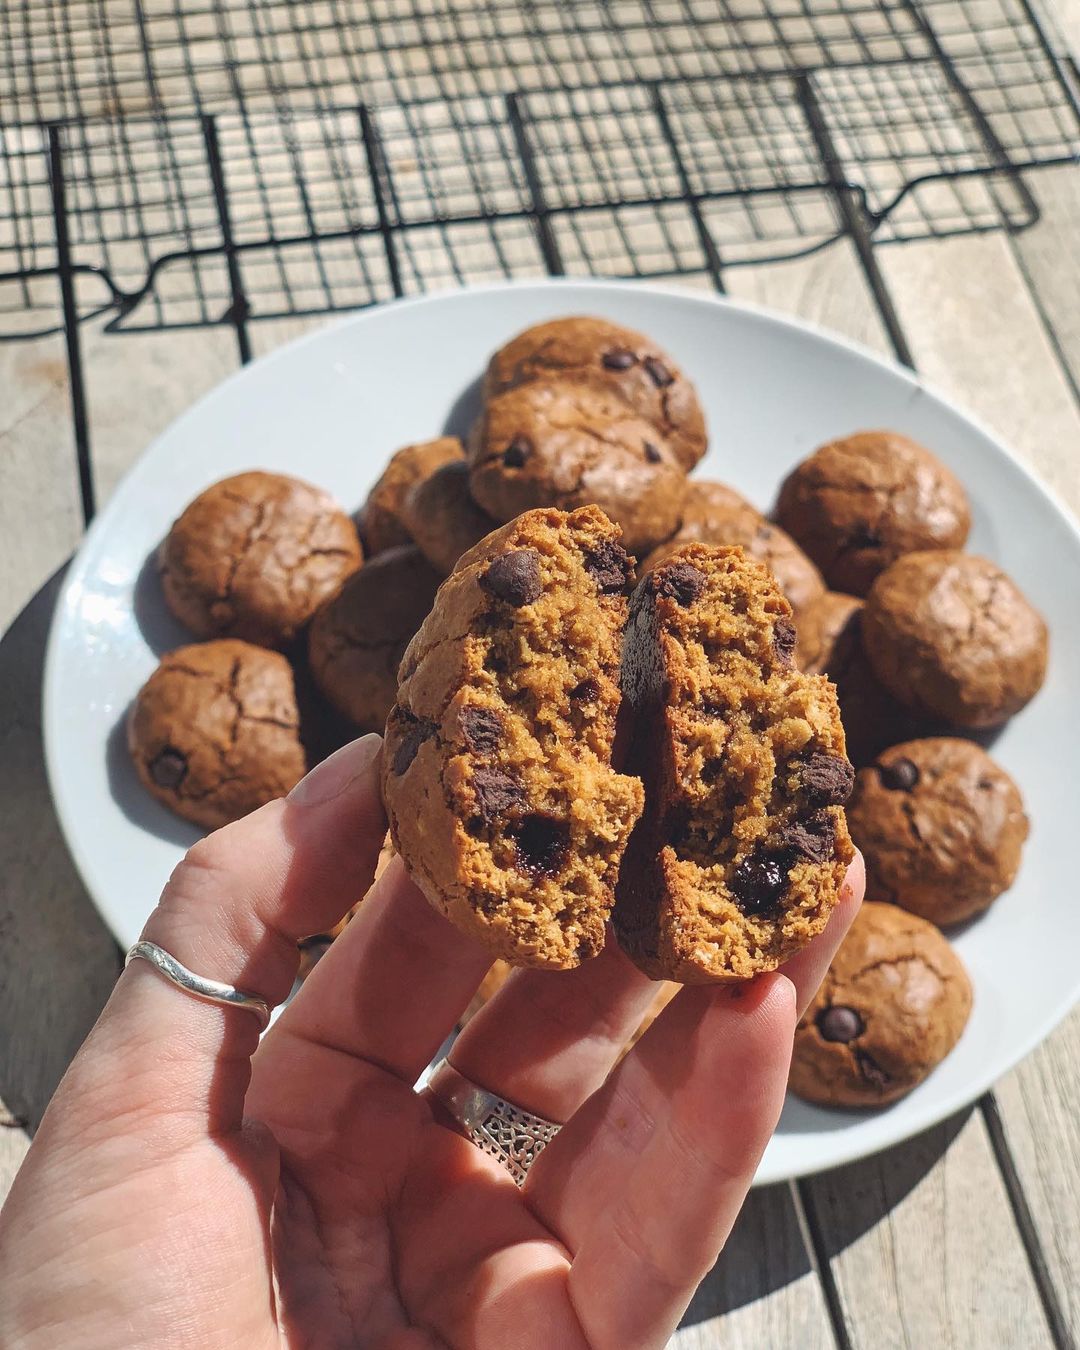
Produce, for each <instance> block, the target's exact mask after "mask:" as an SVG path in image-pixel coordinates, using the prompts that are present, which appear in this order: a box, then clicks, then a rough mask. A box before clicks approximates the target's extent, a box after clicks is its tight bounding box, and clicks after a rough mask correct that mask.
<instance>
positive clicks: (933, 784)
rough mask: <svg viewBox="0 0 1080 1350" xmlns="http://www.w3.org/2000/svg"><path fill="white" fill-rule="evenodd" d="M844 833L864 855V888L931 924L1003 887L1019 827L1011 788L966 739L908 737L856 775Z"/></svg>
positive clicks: (947, 920)
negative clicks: (913, 738) (849, 835)
mask: <svg viewBox="0 0 1080 1350" xmlns="http://www.w3.org/2000/svg"><path fill="white" fill-rule="evenodd" d="M847 816H848V827H849V828H850V830H851V837H852V839H853V840H854V841H855V843H856V845H857V846H858V847H859V848H861V849H862V852H863V857H864V858H865V859H866V891H867V894H868V895H870V896H872V897H873V898H874V899H875V900H891V901H892V902H893V903H894V904H898V905H902V906H903V907H904V909H907V910H910V911H911V912H912V913H913V914H919V915H921V916H922V917H923V918H924V919H929V920H930V921H931V922H932V923H936V924H937V925H938V927H939V928H944V927H946V926H947V925H949V924H954V923H962V922H963V921H964V920H965V919H970V918H971V917H972V916H973V915H975V914H979V913H981V911H982V910H984V909H986V907H987V906H988V905H989V904H990V903H991V902H992V901H993V900H995V899H996V898H997V896H999V895H1000V894H1001V892H1002V891H1005V890H1008V888H1009V887H1010V886H1011V885H1012V883H1013V878H1014V877H1015V876H1016V872H1017V869H1018V867H1019V866H1020V852H1021V849H1022V848H1023V844H1024V840H1025V839H1026V838H1027V833H1028V821H1027V816H1026V815H1025V814H1024V803H1023V799H1022V798H1021V796H1020V790H1019V788H1017V786H1016V784H1015V783H1014V782H1013V780H1012V779H1011V778H1010V777H1009V775H1008V774H1007V773H1006V772H1005V770H1004V769H1002V768H1001V767H1000V766H999V765H997V764H995V763H994V761H993V760H992V759H991V758H990V756H989V755H988V754H987V753H986V751H985V750H983V749H982V748H981V747H980V746H978V745H976V744H975V743H974V742H973V741H963V740H957V739H956V738H954V737H948V736H940V737H932V738H929V739H927V740H920V741H907V742H906V743H904V744H903V745H895V746H892V747H891V748H890V749H888V750H885V751H883V753H882V754H881V755H879V756H878V758H877V760H876V761H875V762H874V763H873V764H871V765H868V766H867V767H866V768H865V769H860V771H859V773H858V775H857V777H856V779H855V791H854V792H853V794H852V797H851V801H850V802H849V803H848V808H847Z"/></svg>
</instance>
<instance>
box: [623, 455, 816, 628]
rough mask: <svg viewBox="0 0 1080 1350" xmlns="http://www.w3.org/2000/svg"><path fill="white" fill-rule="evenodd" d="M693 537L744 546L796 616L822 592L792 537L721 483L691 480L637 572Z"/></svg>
mask: <svg viewBox="0 0 1080 1350" xmlns="http://www.w3.org/2000/svg"><path fill="white" fill-rule="evenodd" d="M693 542H698V543H702V544H722V545H726V546H729V547H731V546H735V545H737V546H738V547H739V548H742V549H745V550H746V552H747V553H748V554H749V555H750V556H751V557H752V558H757V559H758V560H759V562H763V563H764V564H765V566H766V567H767V568H768V569H769V571H770V572H771V573H772V574H773V576H774V577H775V578H776V580H777V582H778V583H779V586H780V589H781V591H782V592H783V593H784V595H785V596H786V597H787V600H788V603H789V604H790V605H791V607H792V609H793V610H794V611H795V613H796V616H801V615H802V613H803V611H804V610H805V609H807V608H808V607H809V606H811V605H813V604H814V603H815V602H816V601H818V600H819V599H820V598H821V597H822V596H823V595H824V594H825V583H824V581H823V580H822V577H821V573H820V572H819V571H818V569H817V568H816V567H815V566H814V564H813V563H812V562H811V561H810V559H809V558H808V557H807V556H806V554H805V553H804V552H803V551H802V549H801V548H800V547H799V546H798V544H797V543H796V542H795V540H794V539H792V538H791V536H790V535H789V534H787V533H786V532H785V531H784V530H782V529H781V528H780V526H779V525H774V524H773V523H772V522H771V521H769V520H766V518H765V517H764V516H763V515H762V514H761V512H760V511H758V510H757V508H756V507H754V506H751V504H750V503H749V502H748V501H747V500H746V499H745V498H743V497H741V496H740V495H739V494H738V493H737V492H736V491H735V489H734V488H729V487H728V486H727V485H726V484H725V483H710V482H706V481H704V480H702V481H695V480H691V481H690V484H689V486H688V487H687V490H686V500H685V502H684V503H683V516H682V524H681V525H680V526H679V528H678V529H677V530H676V531H675V534H674V535H673V536H672V537H671V538H670V539H669V540H668V541H667V542H666V543H664V544H661V545H660V547H659V548H656V549H654V550H653V551H652V552H651V553H650V554H649V556H648V557H647V558H646V559H645V561H644V563H643V564H642V567H641V571H642V572H643V573H644V572H648V571H651V570H652V568H654V567H655V566H656V565H657V564H658V563H659V562H661V561H663V559H664V558H666V557H668V555H669V554H670V553H672V552H673V551H674V550H675V549H676V548H678V547H679V546H680V545H681V544H689V543H693Z"/></svg>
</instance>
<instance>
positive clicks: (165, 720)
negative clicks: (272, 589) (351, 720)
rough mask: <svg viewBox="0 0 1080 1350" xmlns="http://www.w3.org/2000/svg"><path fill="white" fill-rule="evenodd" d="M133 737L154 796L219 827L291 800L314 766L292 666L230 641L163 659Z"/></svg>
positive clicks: (143, 695)
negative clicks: (307, 754) (278, 800)
mask: <svg viewBox="0 0 1080 1350" xmlns="http://www.w3.org/2000/svg"><path fill="white" fill-rule="evenodd" d="M127 732H128V749H129V750H130V752H131V758H132V760H133V761H134V764H135V771H136V773H138V775H139V778H140V780H141V782H142V784H143V786H144V787H145V788H146V789H147V791H148V792H149V793H150V794H151V796H153V797H156V798H157V800H158V801H159V802H161V803H162V804H163V805H164V806H167V807H168V808H169V809H170V810H171V811H175V812H176V814H177V815H178V816H183V818H184V819H185V820H190V821H193V822H194V823H195V824H196V825H205V826H207V827H208V828H210V829H216V828H217V827H218V826H219V825H227V824H228V823H229V821H231V820H239V818H240V817H241V816H246V815H247V814H248V812H249V811H254V810H255V808H256V807H257V806H262V805H263V804H264V803H265V802H269V801H273V800H274V798H275V797H282V796H284V795H285V793H287V792H288V791H289V790H290V788H292V787H294V786H295V785H296V783H298V782H299V781H300V779H301V778H302V777H303V775H304V771H305V768H306V765H305V762H304V750H303V746H302V745H301V742H300V717H299V714H298V712H297V708H296V694H295V690H294V687H293V675H292V669H291V667H290V666H289V663H288V661H286V659H285V657H284V656H282V655H280V653H278V652H272V651H268V650H266V648H264V647H255V646H252V645H251V644H250V643H247V642H236V641H234V640H232V639H229V638H223V639H220V640H219V641H217V642H204V643H196V644H194V645H193V646H190V647H180V648H178V649H177V650H176V651H174V652H170V653H169V654H168V655H167V656H163V657H162V659H161V663H160V664H159V666H158V668H157V670H155V671H154V673H153V675H151V676H150V678H149V680H147V682H146V683H145V684H144V685H143V687H142V689H141V690H140V691H139V693H138V695H137V696H136V698H135V702H134V703H133V704H132V707H131V711H130V713H129V715H128V728H127Z"/></svg>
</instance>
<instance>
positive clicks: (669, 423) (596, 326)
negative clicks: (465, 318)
mask: <svg viewBox="0 0 1080 1350" xmlns="http://www.w3.org/2000/svg"><path fill="white" fill-rule="evenodd" d="M563 376H570V377H572V378H574V379H584V380H591V381H593V382H595V383H597V384H600V385H601V386H603V387H605V388H607V389H608V390H610V391H612V392H614V393H616V394H618V395H619V397H620V398H621V399H622V400H623V401H624V402H625V403H626V404H627V405H628V406H629V407H630V408H632V409H633V410H634V411H635V412H636V413H637V414H638V415H639V416H640V417H642V418H644V419H645V420H646V421H647V422H649V423H651V425H652V426H653V427H655V428H656V430H657V431H658V432H659V434H660V436H661V437H662V438H663V439H664V440H665V441H667V443H668V444H669V445H670V447H671V450H672V452H673V454H674V455H675V458H676V459H677V461H678V462H679V463H680V464H681V465H682V467H683V468H684V469H687V470H689V469H692V468H693V467H694V465H695V464H696V463H697V462H698V460H699V459H700V458H701V457H702V455H703V454H704V453H705V446H706V437H705V418H704V415H703V414H702V411H701V405H700V404H699V403H698V399H697V394H696V393H695V392H694V386H693V385H692V384H691V383H690V381H689V380H688V379H687V378H686V376H685V375H684V374H683V373H682V371H681V370H680V369H679V367H678V366H677V365H676V364H675V362H674V361H672V359H671V357H670V356H668V355H667V353H666V352H663V351H661V349H660V348H659V347H657V345H656V343H654V342H653V341H652V340H651V339H649V338H647V337H645V336H644V335H643V334H642V333H635V332H634V331H633V330H632V329H630V328H621V327H620V326H619V325H618V324H614V323H609V322H608V320H607V319H593V318H587V317H584V316H578V317H575V318H567V319H553V320H551V321H550V322H549V323H541V324H537V325H536V326H535V327H534V328H527V329H526V330H525V332H524V333H520V334H518V336H517V337H516V338H514V339H513V341H511V342H508V343H507V344H506V346H505V347H503V348H502V349H501V350H499V351H497V352H496V353H495V355H494V356H493V357H492V358H491V362H490V364H489V365H488V369H487V374H486V376H485V378H484V397H485V398H487V399H492V398H497V397H498V396H499V395H500V394H503V393H505V392H506V391H507V390H508V389H516V388H517V387H518V386H519V385H522V384H528V383H530V382H531V381H534V380H540V381H547V380H551V379H558V378H561V377H563Z"/></svg>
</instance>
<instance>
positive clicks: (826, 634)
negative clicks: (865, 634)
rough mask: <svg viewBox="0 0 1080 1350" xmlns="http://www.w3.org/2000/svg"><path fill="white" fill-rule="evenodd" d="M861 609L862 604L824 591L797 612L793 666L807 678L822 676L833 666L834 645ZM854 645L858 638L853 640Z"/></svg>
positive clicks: (839, 592)
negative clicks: (796, 634)
mask: <svg viewBox="0 0 1080 1350" xmlns="http://www.w3.org/2000/svg"><path fill="white" fill-rule="evenodd" d="M861 609H862V601H861V600H859V599H857V598H856V597H855V596H854V595H844V594H843V592H842V591H825V593H824V594H823V595H820V596H818V598H817V599H816V600H814V601H813V602H812V603H810V604H809V605H806V606H805V607H804V608H803V609H802V610H801V611H800V613H799V624H798V627H799V636H798V641H797V642H796V643H795V664H796V665H797V666H798V667H799V669H800V670H802V671H805V672H806V674H807V675H824V674H826V673H828V671H829V666H830V665H831V664H832V663H833V660H834V653H835V651H836V649H837V647H838V645H840V644H842V643H844V642H845V641H847V640H848V638H847V634H848V631H849V629H850V627H851V625H852V624H853V623H857V622H858V620H857V615H858V614H859V611H860V610H861ZM855 640H856V642H857V641H858V638H857V637H856V639H855Z"/></svg>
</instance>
